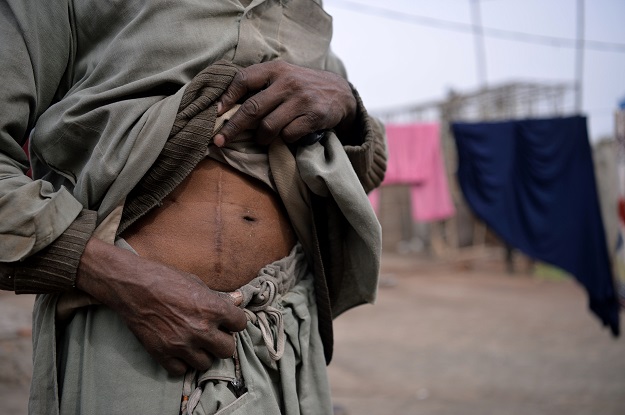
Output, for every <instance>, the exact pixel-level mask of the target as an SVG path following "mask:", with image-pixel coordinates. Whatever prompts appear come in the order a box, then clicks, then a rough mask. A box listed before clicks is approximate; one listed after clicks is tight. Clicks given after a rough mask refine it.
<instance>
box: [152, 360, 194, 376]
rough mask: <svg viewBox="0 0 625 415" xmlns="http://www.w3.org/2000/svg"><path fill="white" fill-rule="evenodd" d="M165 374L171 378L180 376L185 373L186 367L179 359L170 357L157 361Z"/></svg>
mask: <svg viewBox="0 0 625 415" xmlns="http://www.w3.org/2000/svg"><path fill="white" fill-rule="evenodd" d="M159 363H160V364H161V366H163V367H164V368H165V370H166V371H167V373H169V374H170V375H172V376H182V375H184V374H185V372H186V371H187V365H186V364H185V363H184V362H183V361H182V360H180V359H177V358H175V357H170V358H166V359H162V360H160V361H159Z"/></svg>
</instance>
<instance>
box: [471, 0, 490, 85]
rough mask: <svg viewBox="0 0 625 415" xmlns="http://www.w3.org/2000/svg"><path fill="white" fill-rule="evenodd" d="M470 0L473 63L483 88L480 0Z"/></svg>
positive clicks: (483, 50)
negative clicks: (473, 50)
mask: <svg viewBox="0 0 625 415" xmlns="http://www.w3.org/2000/svg"><path fill="white" fill-rule="evenodd" d="M470 2H471V23H472V25H473V39H474V41H475V65H476V71H477V78H478V82H479V86H480V87H482V88H483V87H485V86H486V82H487V74H486V46H485V44H484V30H483V28H482V13H481V10H480V0H470Z"/></svg>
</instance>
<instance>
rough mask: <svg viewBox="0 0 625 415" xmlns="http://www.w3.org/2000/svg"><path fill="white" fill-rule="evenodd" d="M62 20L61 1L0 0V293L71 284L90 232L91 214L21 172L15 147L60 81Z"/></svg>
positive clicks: (67, 33)
mask: <svg viewBox="0 0 625 415" xmlns="http://www.w3.org/2000/svg"><path fill="white" fill-rule="evenodd" d="M70 15H71V4H69V3H68V2H67V1H66V0H40V1H34V0H33V1H23V0H0V73H1V74H2V81H1V82H2V87H0V108H1V110H0V263H2V265H3V266H2V267H1V268H0V288H2V289H10V290H16V291H18V292H35V291H36V292H51V291H59V290H62V289H65V288H69V287H71V286H73V285H74V281H75V278H76V271H77V266H78V261H79V259H80V256H81V255H82V252H83V251H84V246H85V244H86V241H87V240H88V237H89V235H90V233H91V232H93V228H95V214H91V213H89V212H88V211H87V212H83V207H82V205H81V204H80V202H78V201H77V200H76V199H75V198H74V197H73V196H72V194H71V192H70V191H68V190H67V189H66V188H64V187H62V188H60V189H55V188H54V186H52V184H51V183H49V182H46V181H44V180H31V179H30V178H29V177H28V176H27V175H26V171H27V169H28V164H29V163H28V159H27V157H26V155H25V153H24V151H23V150H22V145H23V144H24V143H25V141H26V139H27V136H28V133H29V132H30V131H31V130H32V128H33V127H34V126H35V124H36V121H37V118H38V117H39V116H40V115H41V114H42V113H43V112H44V111H45V110H46V109H47V108H48V107H49V106H50V105H52V104H53V103H54V101H55V100H56V99H59V97H58V96H57V94H58V90H59V87H60V86H62V84H63V82H65V80H66V76H67V74H68V67H69V62H70V59H71V55H72V44H73V43H72V32H71V25H70ZM76 221H77V222H76ZM68 237H69V238H70V240H71V241H72V243H70V245H71V249H68V246H69V245H67V238H68ZM54 247H56V248H54ZM46 248H48V249H46ZM27 269H28V270H30V271H26V270H27ZM34 269H38V270H39V271H37V272H34V271H33V270H34ZM28 281H31V282H32V284H31V282H28ZM31 285H32V287H31Z"/></svg>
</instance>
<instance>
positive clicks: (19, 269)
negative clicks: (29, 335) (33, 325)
mask: <svg viewBox="0 0 625 415" xmlns="http://www.w3.org/2000/svg"><path fill="white" fill-rule="evenodd" d="M96 219H97V214H96V212H95V211H92V210H87V209H83V210H82V212H80V214H79V215H78V217H77V218H76V219H75V220H74V222H72V224H71V225H70V226H69V228H67V229H66V230H65V232H63V233H62V234H61V235H60V236H59V237H58V238H57V239H55V240H54V242H52V243H51V244H50V245H48V246H47V247H46V248H44V249H42V250H41V251H39V252H38V253H36V254H34V255H32V256H30V257H28V258H26V259H25V260H24V261H22V262H16V263H13V264H14V265H15V268H14V272H13V274H14V275H11V276H9V279H12V280H13V287H12V288H13V290H14V291H15V293H16V294H35V293H53V292H61V291H66V290H68V289H70V288H74V287H75V284H76V274H77V272H78V266H79V264H80V257H81V256H82V254H83V252H84V250H85V246H86V245H87V241H88V240H89V238H91V235H92V234H93V231H94V229H95V226H96ZM4 285H6V283H3V284H2V288H4Z"/></svg>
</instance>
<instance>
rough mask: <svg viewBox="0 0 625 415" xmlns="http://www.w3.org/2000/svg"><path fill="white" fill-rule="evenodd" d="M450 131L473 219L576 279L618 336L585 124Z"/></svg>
mask: <svg viewBox="0 0 625 415" xmlns="http://www.w3.org/2000/svg"><path fill="white" fill-rule="evenodd" d="M452 131H453V134H454V136H455V138H456V144H457V148H458V181H459V183H460V187H461V189H462V192H463V194H464V197H465V199H466V200H467V202H468V204H469V206H470V207H471V209H473V211H474V212H475V214H476V215H477V216H478V217H480V218H481V219H482V220H483V221H484V222H486V223H487V224H488V225H489V226H490V227H491V228H492V229H493V230H494V231H495V232H496V233H497V234H498V235H499V236H500V237H501V238H502V239H503V240H505V241H506V242H507V243H508V244H510V245H511V246H514V247H516V248H518V249H520V250H521V251H523V252H525V253H526V254H527V255H529V256H531V257H533V258H536V259H539V260H541V261H544V262H547V263H550V264H553V265H555V266H558V267H560V268H562V269H564V270H566V271H568V272H569V273H571V274H572V275H574V276H575V278H576V279H577V280H578V281H579V282H580V283H581V284H582V285H583V286H584V287H585V288H586V290H587V292H588V296H589V307H590V309H591V310H592V311H593V312H594V313H595V314H596V315H597V316H598V317H599V318H600V319H601V321H602V322H603V324H604V325H606V326H609V327H610V329H611V330H612V333H613V334H614V335H615V336H618V335H619V303H618V300H617V296H616V292H615V288H614V280H613V278H612V271H611V266H610V258H609V256H608V250H607V246H606V239H605V230H604V228H603V221H602V219H601V213H600V210H599V202H598V200H597V189H596V184H595V175H594V169H593V162H592V155H591V149H590V145H589V143H588V131H587V128H586V118H585V117H582V116H575V117H569V118H556V119H531V120H517V121H504V122H494V123H455V124H453V125H452Z"/></svg>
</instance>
